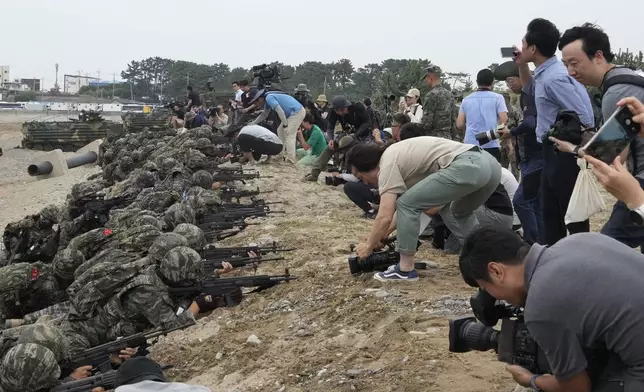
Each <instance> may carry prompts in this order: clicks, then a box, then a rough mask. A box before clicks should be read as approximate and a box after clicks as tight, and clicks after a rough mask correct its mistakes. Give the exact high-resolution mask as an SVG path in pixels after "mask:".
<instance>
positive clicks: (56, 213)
mask: <svg viewBox="0 0 644 392" xmlns="http://www.w3.org/2000/svg"><path fill="white" fill-rule="evenodd" d="M60 214H61V211H60V208H58V207H57V206H55V205H53V204H50V205H48V206H46V207H45V208H43V209H42V210H40V212H39V213H38V215H40V219H41V220H44V221H47V222H50V223H52V224H54V223H58V222H59V221H60Z"/></svg>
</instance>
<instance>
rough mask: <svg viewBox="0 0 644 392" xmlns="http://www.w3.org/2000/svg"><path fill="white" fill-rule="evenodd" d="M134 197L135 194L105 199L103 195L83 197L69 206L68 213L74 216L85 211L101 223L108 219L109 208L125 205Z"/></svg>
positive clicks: (132, 200)
mask: <svg viewBox="0 0 644 392" xmlns="http://www.w3.org/2000/svg"><path fill="white" fill-rule="evenodd" d="M135 199H136V197H135V196H117V197H114V198H111V199H105V197H104V196H96V195H95V196H91V197H84V198H81V199H79V200H77V201H76V202H75V203H74V205H73V206H72V207H71V208H70V215H71V217H72V218H76V217H78V216H80V215H82V214H85V213H86V212H87V213H89V214H91V215H93V216H95V217H97V218H99V219H100V221H101V223H103V224H104V223H105V222H107V220H108V215H109V213H110V210H112V209H114V208H122V207H127V206H128V205H130V204H132V203H133V202H134V200H135Z"/></svg>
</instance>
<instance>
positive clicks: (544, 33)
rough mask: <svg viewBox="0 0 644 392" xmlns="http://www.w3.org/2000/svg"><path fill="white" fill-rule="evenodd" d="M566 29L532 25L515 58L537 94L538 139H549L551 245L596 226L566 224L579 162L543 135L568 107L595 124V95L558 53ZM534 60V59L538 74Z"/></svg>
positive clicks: (544, 205) (546, 208)
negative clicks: (571, 73) (572, 75)
mask: <svg viewBox="0 0 644 392" xmlns="http://www.w3.org/2000/svg"><path fill="white" fill-rule="evenodd" d="M560 37H561V33H560V32H559V30H558V29H557V27H556V26H555V25H554V24H553V23H552V22H550V21H548V20H545V19H540V18H538V19H534V20H532V21H531V22H530V24H528V28H527V32H526V34H525V36H524V37H523V45H522V49H521V50H518V49H517V56H516V58H515V61H516V63H517V65H518V66H519V75H520V78H521V83H522V84H523V88H524V90H525V91H526V92H527V93H529V94H531V95H533V96H534V97H535V102H536V105H537V128H536V135H537V141H538V142H539V143H542V144H543V157H544V167H543V171H542V173H541V211H542V215H543V223H544V237H545V238H542V239H541V241H542V242H543V243H544V244H545V245H554V244H555V243H556V242H557V241H559V240H560V239H562V238H564V237H566V235H567V231H569V232H570V234H574V233H580V232H587V231H590V222H589V221H588V220H586V221H584V222H576V223H571V224H570V225H567V226H566V224H565V221H564V218H565V216H566V211H567V210H568V203H569V202H570V196H571V195H572V191H573V189H574V187H575V181H576V179H577V174H579V166H577V158H576V157H575V156H574V155H572V154H565V153H557V152H556V151H555V148H554V144H553V143H552V142H551V141H549V140H547V138H546V140H543V138H544V135H546V133H547V132H548V131H549V130H550V128H551V127H552V126H553V125H554V123H555V120H556V119H557V114H559V112H560V111H562V110H573V111H575V112H576V113H577V115H578V116H579V119H580V120H581V123H582V124H583V125H584V126H586V127H594V126H595V117H594V115H593V108H592V105H591V102H590V97H589V96H588V93H587V92H586V89H585V88H584V86H582V85H581V84H580V83H579V82H577V81H576V80H575V79H574V78H572V77H571V76H570V75H568V71H567V70H566V67H565V66H564V64H563V63H562V62H561V61H559V60H557V57H556V56H555V52H556V51H557V44H558V43H559V38H560ZM528 63H534V65H535V66H536V69H535V70H534V76H533V75H532V74H531V73H530V69H529V68H528Z"/></svg>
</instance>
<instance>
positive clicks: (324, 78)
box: [324, 76, 326, 95]
mask: <svg viewBox="0 0 644 392" xmlns="http://www.w3.org/2000/svg"><path fill="white" fill-rule="evenodd" d="M324 95H326V76H325V77H324Z"/></svg>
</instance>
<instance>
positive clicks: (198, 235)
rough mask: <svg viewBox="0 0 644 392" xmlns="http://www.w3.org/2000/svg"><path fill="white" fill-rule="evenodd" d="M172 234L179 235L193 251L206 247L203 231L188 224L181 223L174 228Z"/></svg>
mask: <svg viewBox="0 0 644 392" xmlns="http://www.w3.org/2000/svg"><path fill="white" fill-rule="evenodd" d="M173 233H177V234H181V235H182V236H183V237H184V238H185V239H186V240H188V246H189V247H191V248H192V249H195V250H200V249H203V248H204V247H205V246H206V236H205V235H204V233H203V230H201V229H200V228H198V227H197V226H195V225H192V224H190V223H181V224H179V225H177V227H175V228H174V231H173Z"/></svg>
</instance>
